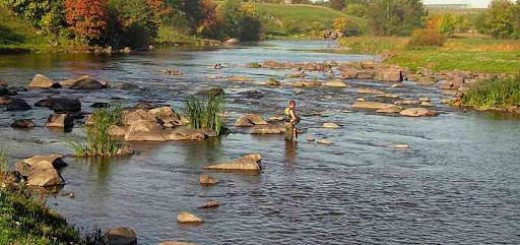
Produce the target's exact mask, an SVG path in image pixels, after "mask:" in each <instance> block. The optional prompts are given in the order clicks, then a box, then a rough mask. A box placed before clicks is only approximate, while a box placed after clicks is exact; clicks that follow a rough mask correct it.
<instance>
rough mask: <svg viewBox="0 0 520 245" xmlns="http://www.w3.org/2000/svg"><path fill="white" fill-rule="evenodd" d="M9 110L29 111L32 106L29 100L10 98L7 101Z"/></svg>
mask: <svg viewBox="0 0 520 245" xmlns="http://www.w3.org/2000/svg"><path fill="white" fill-rule="evenodd" d="M6 109H7V110H8V111H28V110H30V109H32V108H31V106H30V105H29V104H27V102H25V100H23V99H19V98H10V99H9V101H8V102H7V108H6Z"/></svg>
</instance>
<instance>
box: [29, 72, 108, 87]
mask: <svg viewBox="0 0 520 245" xmlns="http://www.w3.org/2000/svg"><path fill="white" fill-rule="evenodd" d="M107 87H108V82H105V81H100V80H97V79H94V78H92V77H90V76H81V77H79V78H76V79H68V80H64V81H60V82H56V81H54V80H53V79H51V78H48V77H46V76H44V75H42V74H37V75H35V76H34V78H33V80H32V81H31V83H30V84H29V88H30V89H51V88H69V89H77V90H89V89H103V88H107Z"/></svg>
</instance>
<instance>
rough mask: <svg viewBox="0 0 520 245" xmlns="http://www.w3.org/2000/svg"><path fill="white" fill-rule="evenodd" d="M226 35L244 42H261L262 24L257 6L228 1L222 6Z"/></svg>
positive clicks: (238, 1)
mask: <svg viewBox="0 0 520 245" xmlns="http://www.w3.org/2000/svg"><path fill="white" fill-rule="evenodd" d="M222 17H223V20H224V28H225V30H226V31H225V35H226V36H227V37H236V38H239V39H240V40H242V41H256V40H259V39H260V37H261V34H262V28H263V26H262V22H261V21H260V15H259V14H258V12H257V9H256V7H255V5H252V4H246V5H242V3H241V1H240V0H226V1H225V2H224V4H223V5H222Z"/></svg>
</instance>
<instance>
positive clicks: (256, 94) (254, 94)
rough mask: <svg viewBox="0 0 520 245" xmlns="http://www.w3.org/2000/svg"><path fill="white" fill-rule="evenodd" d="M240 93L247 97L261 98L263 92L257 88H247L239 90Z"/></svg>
mask: <svg viewBox="0 0 520 245" xmlns="http://www.w3.org/2000/svg"><path fill="white" fill-rule="evenodd" d="M240 95H242V96H245V97H247V98H249V99H261V98H263V97H264V93H262V92H261V91H258V90H249V91H245V92H241V93H240Z"/></svg>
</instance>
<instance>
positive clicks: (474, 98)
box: [461, 75, 520, 109]
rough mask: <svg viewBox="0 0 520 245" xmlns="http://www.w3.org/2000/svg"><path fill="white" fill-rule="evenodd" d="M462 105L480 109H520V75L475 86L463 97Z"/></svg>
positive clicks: (483, 82)
mask: <svg viewBox="0 0 520 245" xmlns="http://www.w3.org/2000/svg"><path fill="white" fill-rule="evenodd" d="M461 102H462V105H464V106H471V107H475V108H478V109H515V108H518V107H520V75H518V76H516V77H515V78H508V79H494V80H490V81H482V82H479V83H477V84H475V85H474V86H473V87H471V88H470V89H469V91H467V92H466V93H465V94H464V95H463V96H462V97H461Z"/></svg>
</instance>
